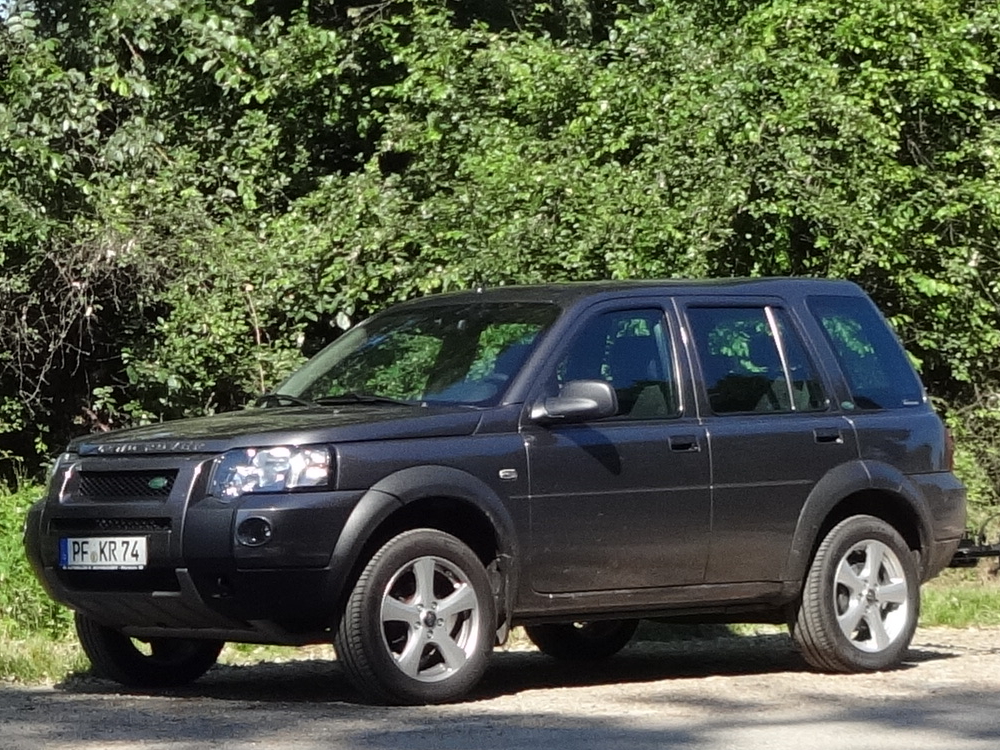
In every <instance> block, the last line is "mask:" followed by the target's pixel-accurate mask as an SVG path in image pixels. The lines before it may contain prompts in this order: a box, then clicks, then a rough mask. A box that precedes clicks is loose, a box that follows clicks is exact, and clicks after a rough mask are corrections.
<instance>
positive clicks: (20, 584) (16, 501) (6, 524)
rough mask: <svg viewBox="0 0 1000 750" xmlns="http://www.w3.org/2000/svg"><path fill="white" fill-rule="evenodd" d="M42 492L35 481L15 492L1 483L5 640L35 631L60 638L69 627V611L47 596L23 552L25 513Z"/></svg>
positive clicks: (0, 590)
mask: <svg viewBox="0 0 1000 750" xmlns="http://www.w3.org/2000/svg"><path fill="white" fill-rule="evenodd" d="M41 496H42V489H41V488H40V487H38V486H34V485H26V486H25V487H23V488H22V489H20V490H19V491H17V492H10V491H8V490H6V489H5V488H3V487H2V486H0V636H2V639H3V640H5V641H6V640H18V639H24V638H29V637H30V636H32V635H34V634H43V635H45V636H48V637H50V638H53V639H59V638H62V637H65V636H67V635H68V634H69V633H70V632H71V631H72V622H73V620H72V613H71V612H70V611H69V610H68V609H66V608H65V607H63V606H61V605H58V604H56V603H55V602H53V601H52V600H51V599H50V598H49V595H48V594H46V593H45V591H44V590H43V589H42V587H41V585H40V584H39V583H38V579H37V578H35V575H34V573H33V572H32V570H31V566H30V565H28V561H27V559H26V558H25V556H24V547H23V545H22V541H21V536H22V530H23V528H24V519H25V515H26V513H27V510H28V508H29V506H30V505H31V504H32V503H33V502H35V501H36V500H38V499H39V498H41Z"/></svg>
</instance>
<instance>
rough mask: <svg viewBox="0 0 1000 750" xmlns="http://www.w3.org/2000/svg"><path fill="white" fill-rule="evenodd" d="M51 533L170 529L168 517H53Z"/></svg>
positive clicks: (50, 526)
mask: <svg viewBox="0 0 1000 750" xmlns="http://www.w3.org/2000/svg"><path fill="white" fill-rule="evenodd" d="M49 529H50V530H51V531H52V532H53V533H67V532H74V533H76V532H90V531H124V532H140V533H142V532H145V533H150V532H156V531H170V519H169V518H53V519H52V520H51V521H49Z"/></svg>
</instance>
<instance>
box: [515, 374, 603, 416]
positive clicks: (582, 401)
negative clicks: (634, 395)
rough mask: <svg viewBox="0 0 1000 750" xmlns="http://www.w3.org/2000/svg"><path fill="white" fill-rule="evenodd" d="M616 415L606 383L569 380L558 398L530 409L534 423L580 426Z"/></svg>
mask: <svg viewBox="0 0 1000 750" xmlns="http://www.w3.org/2000/svg"><path fill="white" fill-rule="evenodd" d="M617 413H618V396H617V395H615V389H614V388H612V387H611V383H609V382H607V381H606V380H571V381H570V382H568V383H566V384H565V385H564V386H563V387H562V390H561V391H560V392H559V395H558V396H550V397H549V398H546V399H542V400H540V401H539V402H538V403H536V404H535V405H534V406H533V407H532V408H531V418H532V419H533V420H535V421H536V422H555V421H562V422H583V421H586V420H590V419H603V418H604V417H612V416H614V415H615V414H617Z"/></svg>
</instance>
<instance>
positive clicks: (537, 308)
mask: <svg viewBox="0 0 1000 750" xmlns="http://www.w3.org/2000/svg"><path fill="white" fill-rule="evenodd" d="M557 314H558V310H557V308H556V307H555V306H553V305H550V304H543V303H521V304H504V305H500V304H494V303H476V304H463V305H456V304H452V305H447V304H442V305H439V306H434V307H419V308H412V309H407V308H402V309H398V310H389V311H388V312H386V313H383V314H381V315H378V316H376V317H374V318H372V319H370V320H369V321H367V322H365V323H363V324H361V325H360V326H357V327H356V328H353V329H352V330H350V331H348V332H347V333H345V334H344V335H343V336H342V337H341V338H339V339H338V340H337V341H335V342H334V343H333V344H331V345H330V346H328V347H327V348H326V349H324V350H323V351H322V352H320V353H319V354H318V355H316V356H315V357H314V358H313V359H311V360H310V361H309V362H307V363H306V364H305V365H304V366H303V367H302V368H301V369H300V370H298V371H297V372H296V373H295V374H293V375H292V376H291V377H290V378H289V379H288V380H287V381H285V383H283V384H282V385H281V386H280V387H279V388H278V389H277V391H279V392H280V393H285V394H289V395H291V396H294V397H296V398H299V399H304V400H307V401H313V402H317V403H323V402H324V400H326V401H330V400H332V399H336V400H338V401H340V402H341V403H343V402H347V401H350V400H352V399H358V400H362V399H365V398H367V399H369V400H372V399H383V400H387V399H393V400H401V401H406V402H412V403H425V402H432V403H449V404H470V405H483V406H485V405H491V404H495V403H497V402H499V400H500V398H501V397H502V396H503V394H504V392H505V391H506V389H507V386H508V385H509V383H510V382H511V380H512V379H513V377H514V376H515V375H516V374H517V373H518V371H519V370H520V368H521V366H522V365H523V364H524V362H525V360H526V359H527V357H528V355H529V354H530V353H531V350H532V348H533V347H534V345H535V342H536V341H537V339H538V336H539V335H540V334H541V333H542V332H543V331H544V330H545V329H546V328H548V326H550V325H551V324H552V322H553V321H554V320H555V318H556V316H557ZM339 397H343V401H341V400H340V398H339Z"/></svg>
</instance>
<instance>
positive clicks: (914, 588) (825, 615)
mask: <svg viewBox="0 0 1000 750" xmlns="http://www.w3.org/2000/svg"><path fill="white" fill-rule="evenodd" d="M867 540H873V541H878V542H881V543H882V544H884V545H885V546H886V547H888V548H889V549H890V550H892V552H893V554H895V555H896V557H897V559H898V560H899V563H900V565H901V567H902V571H903V575H904V576H905V578H906V587H907V597H908V605H909V608H908V616H907V617H908V619H907V622H906V625H905V627H904V630H903V632H902V633H900V634H899V636H897V637H896V639H895V641H894V642H893V643H892V644H890V645H889V646H888V647H887V648H886V649H884V650H882V651H879V652H877V653H871V652H867V651H862V650H861V649H859V648H858V647H857V646H855V645H854V644H853V643H852V642H851V641H850V640H849V639H848V638H847V636H845V635H844V633H843V631H842V630H841V628H840V624H839V623H838V622H837V617H836V610H835V606H834V589H835V585H836V584H835V580H836V573H837V567H838V565H839V564H840V562H841V560H843V558H844V556H845V555H846V554H847V553H848V551H849V550H850V549H851V548H852V547H854V546H855V545H857V544H859V543H860V542H864V541H867ZM827 541H828V543H826V542H825V543H824V545H823V546H822V547H821V548H820V551H819V552H818V553H817V557H816V559H815V560H814V562H813V568H812V570H811V571H810V577H812V576H819V581H818V583H819V587H818V589H819V596H820V598H821V599H820V601H821V606H820V608H819V620H820V624H821V627H822V629H823V630H824V631H826V633H827V634H828V638H829V639H830V640H831V641H832V647H833V648H834V649H835V653H834V654H832V656H833V657H834V659H835V660H836V661H837V662H839V663H841V664H842V665H843V666H844V667H845V668H847V669H849V670H850V671H877V670H882V669H886V668H887V667H891V666H893V665H895V664H898V662H899V661H900V660H901V659H902V657H903V655H904V654H905V652H906V650H907V649H908V648H909V644H910V641H911V640H912V638H913V634H914V632H915V631H916V627H917V621H918V619H919V616H920V581H919V575H918V572H917V565H916V561H915V560H914V557H913V552H912V551H911V550H910V549H909V548H908V547H907V546H906V543H905V542H904V541H903V539H902V537H900V535H899V534H898V533H897V532H896V531H895V529H893V528H892V527H891V526H889V524H887V523H886V522H884V521H882V520H880V519H878V518H875V517H873V516H855V517H852V518H849V519H846V520H845V521H842V522H841V523H840V524H838V525H837V526H836V527H834V528H833V529H832V530H831V531H830V534H829V535H828V537H827Z"/></svg>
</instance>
